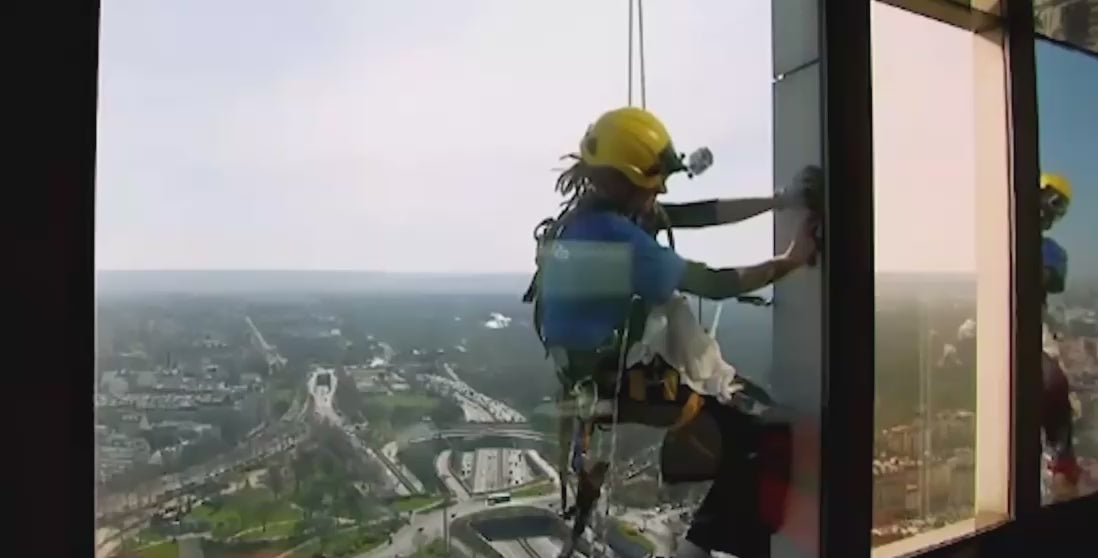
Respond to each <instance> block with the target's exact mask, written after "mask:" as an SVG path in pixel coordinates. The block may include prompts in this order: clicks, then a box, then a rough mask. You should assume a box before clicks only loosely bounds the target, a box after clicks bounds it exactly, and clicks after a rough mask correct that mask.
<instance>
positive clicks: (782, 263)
mask: <svg viewBox="0 0 1098 558" xmlns="http://www.w3.org/2000/svg"><path fill="white" fill-rule="evenodd" d="M800 266H801V264H800V263H798V262H797V261H795V260H794V259H793V258H790V257H789V256H786V255H781V256H777V257H775V258H773V259H771V260H768V261H765V262H763V263H760V264H757V265H752V266H748V267H730V268H724V269H712V268H710V267H708V266H706V265H705V264H703V263H699V262H693V261H688V262H686V269H685V271H684V272H683V275H682V280H681V281H680V282H679V289H680V290H682V291H683V292H687V293H690V294H694V295H697V296H700V297H702V298H707V299H710V300H724V299H726V298H732V297H736V296H740V295H743V294H746V293H749V292H752V291H757V290H759V289H761V288H763V287H765V286H767V285H769V284H771V283H773V282H775V281H778V280H780V279H782V278H783V277H785V276H786V275H789V274H790V273H791V272H792V271H793V270H795V269H797V268H798V267H800Z"/></svg>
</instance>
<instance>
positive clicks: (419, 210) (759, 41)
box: [96, 0, 773, 273]
mask: <svg viewBox="0 0 1098 558" xmlns="http://www.w3.org/2000/svg"><path fill="white" fill-rule="evenodd" d="M769 21H770V8H769V4H768V3H765V2H745V3H738V2H737V3H734V2H727V1H725V0H690V1H686V0H677V1H675V2H646V3H645V34H646V58H647V60H646V62H647V91H648V106H649V108H650V109H652V110H653V111H655V112H656V113H657V114H658V115H659V116H660V117H661V118H663V120H664V121H665V122H666V123H667V125H668V127H669V128H670V129H671V131H672V134H673V136H674V139H675V142H676V145H677V146H678V147H679V149H680V150H682V151H690V150H692V149H693V148H695V147H698V146H702V145H706V146H709V147H710V148H711V149H712V150H713V151H714V154H715V160H716V162H715V165H714V166H713V167H712V168H711V169H710V170H709V171H708V172H707V173H706V174H705V175H704V176H702V177H700V178H698V179H696V180H693V181H690V180H688V179H686V178H685V177H676V178H674V179H672V181H671V183H670V189H671V193H670V194H669V196H668V199H669V200H672V201H675V200H680V201H682V200H691V199H705V198H714V197H732V196H754V195H764V194H767V193H769V192H771V191H772V190H773V185H772V184H771V178H770V177H771V175H772V168H771V167H772V160H773V159H772V145H771V144H772V135H771V86H770V84H771V78H770V75H771V58H770V26H769V23H768V22H769ZM627 30H628V27H627V9H626V3H625V2H609V1H606V2H592V1H590V0H554V1H553V2H514V1H512V0H477V1H472V0H469V1H463V2H453V1H450V0H435V1H431V0H407V1H403V2H357V1H352V0H344V1H337V0H313V1H310V2H294V1H286V0H277V1H275V0H247V1H245V0H238V1H233V2H221V1H215V0H189V1H187V2H169V1H144V0H116V1H113V2H106V3H104V5H103V13H102V26H101V46H100V85H99V103H100V108H99V135H98V165H97V167H98V170H97V184H98V194H97V197H98V200H97V204H98V208H97V235H96V237H97V238H96V243H97V246H96V248H97V255H96V265H97V268H98V269H306V270H310V269H315V270H382V271H406V272H407V271H412V272H417V271H430V272H460V273H478V272H510V271H522V272H524V271H530V270H532V269H533V256H534V245H533V241H532V239H531V231H532V229H533V226H534V225H535V224H536V223H537V222H538V221H539V220H541V219H542V218H543V217H545V216H548V215H550V214H555V213H556V210H557V203H558V201H559V199H558V197H557V196H556V194H555V193H554V192H553V190H552V188H553V183H554V180H555V173H554V172H553V169H554V168H557V167H558V165H559V164H560V163H559V162H558V157H559V156H560V155H563V154H564V153H568V152H571V151H574V150H575V149H576V147H577V144H578V142H579V139H580V137H581V136H582V134H583V132H584V130H585V129H586V127H587V125H588V124H589V123H590V122H592V121H593V120H594V119H595V118H596V117H597V116H598V114H600V113H601V112H603V111H605V110H608V109H611V108H616V107H618V106H623V105H625V104H626V102H627V94H626V91H627V73H626V72H627V69H626V68H627V66H626V62H627V44H628V43H627ZM771 227H772V225H771V220H770V218H769V217H760V218H757V219H754V220H752V221H750V222H748V223H744V224H741V225H737V226H732V227H721V228H720V229H710V230H707V231H703V232H686V233H682V234H677V235H676V240H677V241H678V245H679V251H680V252H682V253H683V254H684V255H685V256H687V257H691V258H695V259H700V260H704V261H707V262H709V263H711V264H713V265H734V264H748V263H754V262H756V261H758V260H761V259H763V258H766V257H768V256H769V254H770V253H771V250H772V246H771V238H772V237H771Z"/></svg>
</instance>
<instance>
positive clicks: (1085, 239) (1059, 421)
mask: <svg viewBox="0 0 1098 558" xmlns="http://www.w3.org/2000/svg"><path fill="white" fill-rule="evenodd" d="M1036 55H1037V85H1038V96H1037V101H1038V110H1039V119H1038V120H1039V122H1040V126H1041V128H1040V145H1041V165H1042V170H1043V171H1044V172H1042V174H1041V183H1040V188H1041V196H1040V202H1041V206H1040V211H1041V225H1042V229H1043V233H1042V246H1041V248H1042V256H1043V262H1044V269H1043V277H1044V281H1045V282H1044V286H1045V293H1044V294H1045V297H1044V300H1043V304H1044V307H1043V312H1042V315H1043V317H1044V320H1043V328H1042V329H1043V333H1042V336H1043V339H1042V351H1043V356H1042V370H1041V373H1042V378H1043V380H1044V395H1043V397H1042V401H1041V402H1042V409H1041V410H1042V438H1043V440H1044V444H1045V452H1044V457H1043V459H1042V461H1043V463H1042V465H1043V467H1042V479H1043V482H1042V497H1043V498H1042V499H1043V501H1044V502H1046V503H1049V502H1053V501H1060V500H1065V499H1070V498H1072V497H1075V496H1078V495H1081V494H1087V493H1090V492H1093V491H1094V490H1095V489H1096V488H1098V487H1096V486H1095V481H1096V480H1098V325H1096V324H1098V258H1096V257H1095V256H1094V253H1095V252H1094V249H1093V241H1094V234H1093V230H1094V229H1093V218H1094V215H1095V214H1098V198H1096V197H1095V196H1096V192H1098V189H1096V183H1098V163H1095V161H1094V153H1096V152H1098V140H1096V139H1095V135H1094V130H1095V129H1098V111H1095V109H1094V100H1093V92H1094V91H1095V90H1096V88H1098V59H1095V58H1092V57H1090V56H1087V55H1085V54H1082V53H1080V52H1077V51H1072V50H1070V49H1067V48H1064V47H1062V46H1059V45H1055V44H1053V43H1050V42H1047V41H1046V42H1040V43H1038V45H1037V52H1036Z"/></svg>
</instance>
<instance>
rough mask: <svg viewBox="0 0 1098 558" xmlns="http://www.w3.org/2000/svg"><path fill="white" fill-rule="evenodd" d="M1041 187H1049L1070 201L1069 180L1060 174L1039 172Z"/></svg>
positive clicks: (1043, 188)
mask: <svg viewBox="0 0 1098 558" xmlns="http://www.w3.org/2000/svg"><path fill="white" fill-rule="evenodd" d="M1041 189H1042V190H1046V189H1051V190H1052V191H1053V192H1056V193H1057V194H1060V195H1061V196H1063V197H1064V198H1066V199H1067V201H1071V182H1069V181H1068V179H1067V178H1065V177H1064V176H1063V175H1061V174H1053V173H1050V172H1043V173H1041Z"/></svg>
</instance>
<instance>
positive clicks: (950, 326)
mask: <svg viewBox="0 0 1098 558" xmlns="http://www.w3.org/2000/svg"><path fill="white" fill-rule="evenodd" d="M131 275H132V274H131ZM137 275H141V274H139V273H138V274H137ZM150 275H157V274H150ZM212 275H213V276H214V277H215V278H216V276H217V274H212ZM259 275H262V274H259ZM307 275H312V276H313V277H312V279H311V280H312V281H314V282H316V281H319V282H323V281H324V276H325V274H323V273H320V274H307ZM161 279H163V278H158V279H157V280H158V281H159V280H161ZM518 279H520V280H521V277H519V278H518ZM504 283H505V282H504ZM517 283H519V284H521V282H520V281H518V282H517ZM102 284H104V285H105V286H104V287H102V292H101V294H100V297H99V300H100V302H99V342H98V343H99V357H98V359H99V368H98V370H97V371H96V375H97V382H98V386H99V389H98V393H97V395H96V401H95V404H96V411H97V416H98V419H97V424H96V438H97V445H98V460H97V464H96V474H97V479H98V497H97V517H98V521H99V525H100V528H99V530H98V532H97V547H98V551H99V555H100V556H103V557H107V556H147V557H160V556H186V555H188V554H186V552H187V548H189V547H196V548H201V549H202V551H203V554H202V555H203V556H244V555H248V556H256V555H263V556H268V555H269V556H284V557H287V558H289V557H295V556H296V557H311V556H315V555H317V554H318V553H321V555H323V556H364V557H365V556H369V557H375V556H376V557H380V556H435V555H456V556H478V555H479V556H485V555H498V556H504V557H507V556H523V557H527V556H543V557H552V556H556V555H557V554H558V553H559V551H560V546H561V544H562V540H563V539H564V538H565V537H566V536H567V535H566V531H567V527H566V525H565V523H564V522H562V521H561V519H560V518H559V513H560V510H559V486H560V485H559V477H558V476H557V473H556V465H555V461H556V455H557V453H556V451H557V450H556V448H557V444H556V438H555V431H554V429H555V423H554V420H553V414H552V412H551V411H549V410H548V409H551V408H552V407H551V406H550V405H547V404H546V400H547V398H548V397H549V396H550V395H551V394H552V393H553V389H554V383H553V382H554V379H553V376H552V372H551V369H550V368H549V365H548V363H547V362H546V361H545V360H544V358H543V354H544V353H543V352H542V349H541V347H540V345H538V343H537V340H536V337H535V336H534V335H533V333H532V331H531V329H530V321H529V309H528V307H526V306H524V305H522V304H521V302H519V301H518V298H517V297H516V296H513V295H509V294H508V293H507V292H506V289H507V285H506V284H501V285H499V286H498V287H496V286H494V285H487V286H485V287H484V288H483V289H480V291H481V292H477V291H476V290H469V291H468V292H455V293H453V294H452V295H443V294H440V293H438V292H431V290H430V289H425V290H424V292H422V293H420V294H417V293H414V292H412V293H400V292H394V291H390V290H386V289H379V290H377V291H375V292H372V293H371V292H370V291H369V290H363V291H355V290H353V288H351V287H347V288H341V289H317V290H310V288H309V287H308V286H307V285H306V286H302V287H301V289H300V290H297V291H293V290H288V289H289V288H288V287H283V286H277V287H272V288H271V289H270V290H257V291H256V292H255V293H254V294H247V293H240V292H239V291H236V290H233V289H232V288H226V290H225V292H223V293H220V294H219V293H217V292H216V291H215V290H211V289H213V287H209V288H207V286H202V287H201V288H198V287H196V291H197V292H195V293H191V294H186V293H185V292H176V293H172V292H170V291H168V290H165V291H164V292H160V291H157V290H156V289H145V288H140V289H135V290H134V291H131V292H122V291H121V290H110V281H103V282H102ZM880 284H881V285H880V287H879V293H878V305H879V307H880V308H881V309H880V311H879V314H878V316H879V322H878V324H879V325H878V328H879V332H880V341H879V343H882V344H885V345H888V344H891V347H892V349H893V350H878V352H877V354H878V355H879V356H878V359H879V360H878V378H879V380H878V385H879V387H878V409H879V410H878V420H877V422H878V427H879V431H878V433H877V452H878V458H877V459H876V460H875V462H874V476H875V486H874V499H875V502H874V522H875V527H874V532H873V535H874V540H875V542H877V543H881V542H887V541H889V540H895V539H896V538H900V537H903V536H905V535H909V534H911V533H914V532H919V531H922V530H926V529H929V528H933V527H935V526H940V525H943V524H946V523H948V522H950V521H953V520H956V519H959V518H963V517H965V516H966V515H968V516H970V515H971V514H972V504H973V497H974V492H975V488H974V479H973V474H974V473H973V471H974V468H973V452H974V443H975V442H974V438H975V433H974V423H973V420H974V418H973V417H974V413H973V410H974V409H973V403H974V401H975V394H974V392H973V390H974V388H975V382H974V374H973V372H972V371H971V370H969V369H966V368H965V366H966V365H965V364H964V363H965V356H964V351H966V350H967V351H970V350H972V347H971V346H969V345H967V344H966V341H970V340H971V339H972V338H973V336H974V333H975V331H974V328H975V323H974V322H973V321H972V320H971V318H970V317H969V316H971V315H972V313H973V310H972V303H973V301H972V297H971V296H968V295H969V294H971V292H972V291H971V289H966V287H965V283H963V282H961V283H958V282H956V281H953V280H943V281H941V282H938V283H935V284H932V285H930V286H927V283H926V282H923V283H921V286H920V287H918V288H914V287H912V286H911V284H910V283H909V282H905V281H903V280H902V279H896V280H894V281H893V280H891V279H889V278H885V277H882V280H881V281H880ZM120 288H121V287H120ZM127 288H128V287H127ZM411 288H415V287H411ZM493 288H498V290H499V292H497V293H492V292H491V289H493ZM483 291H488V292H483ZM1095 293H1098V290H1091V291H1089V292H1087V293H1078V294H1076V293H1071V294H1070V295H1069V296H1066V297H1064V299H1063V302H1062V304H1061V305H1060V306H1058V310H1057V311H1058V312H1061V313H1062V315H1063V316H1064V320H1065V322H1066V323H1067V324H1069V326H1068V327H1069V330H1070V331H1071V332H1072V334H1071V336H1070V337H1069V338H1068V339H1066V340H1065V341H1064V359H1065V362H1066V363H1067V367H1068V369H1069V374H1070V377H1071V381H1072V384H1073V385H1072V387H1073V392H1074V395H1073V400H1074V401H1073V402H1074V405H1075V407H1076V412H1077V417H1076V418H1077V424H1078V425H1079V428H1078V430H1077V432H1076V436H1077V451H1078V452H1079V454H1080V456H1081V458H1080V461H1081V462H1082V463H1083V464H1084V466H1085V467H1088V468H1089V469H1090V470H1091V472H1092V475H1095V476H1096V477H1098V460H1095V459H1094V457H1095V456H1098V429H1095V428H1094V424H1095V420H1094V417H1095V414H1096V413H1098V355H1096V353H1095V348H1096V344H1098V326H1096V322H1095V311H1096V309H1098V297H1095ZM762 312H765V310H759V309H754V308H740V307H736V308H732V307H730V308H729V309H728V310H727V311H725V312H723V313H722V315H721V316H720V321H721V323H722V324H723V327H722V330H725V331H728V332H730V334H729V337H734V336H735V335H736V333H742V332H744V331H746V330H748V329H750V328H752V327H757V324H756V323H755V322H753V321H752V320H756V321H757V320H759V316H757V315H755V314H758V313H762ZM741 337H742V335H741ZM722 343H723V344H724V345H734V348H732V349H731V350H729V351H728V352H729V354H731V355H737V354H738V353H744V352H745V348H744V347H743V345H742V344H741V343H738V342H737V343H732V342H730V340H729V339H724V338H722ZM755 351H757V352H762V353H766V352H768V351H769V349H767V348H760V347H759V346H758V344H755ZM744 356H745V357H751V356H752V355H748V354H745V355H744ZM731 358H733V359H735V356H733V357H731ZM746 360H747V361H749V362H761V363H765V362H767V361H768V360H769V355H768V354H756V355H753V358H746ZM1084 425H1090V426H1089V427H1084ZM658 441H659V438H658V437H657V436H655V435H654V434H653V433H651V432H645V431H632V432H629V436H626V437H625V440H624V441H623V442H622V444H623V448H622V452H621V453H619V458H620V461H619V463H618V465H619V466H622V467H624V468H626V469H628V470H629V474H628V475H622V476H621V477H619V480H620V485H619V486H615V487H614V492H613V501H612V502H611V504H610V505H611V506H612V507H611V509H612V511H613V514H612V516H607V517H600V518H598V520H597V521H596V522H595V523H594V524H593V525H592V526H591V527H590V528H589V531H590V532H589V533H588V537H587V538H588V541H589V542H590V543H596V544H597V543H599V542H600V541H602V540H604V539H603V538H602V536H603V533H604V531H603V530H602V527H603V526H604V525H607V526H608V527H609V528H608V529H607V530H606V531H605V532H608V533H609V534H608V535H606V539H605V540H607V541H608V543H609V544H610V546H611V548H613V549H614V551H615V552H616V553H618V554H619V555H636V556H645V555H668V554H669V553H671V552H672V551H673V548H674V545H675V541H676V540H677V538H678V537H679V536H681V534H682V531H683V530H684V529H685V527H686V526H687V525H688V523H689V520H690V513H691V511H692V510H693V509H694V508H695V507H696V505H697V503H698V498H699V497H700V496H701V495H703V494H704V487H690V486H685V487H683V486H680V485H676V486H666V485H662V484H661V483H660V481H659V478H658V475H657V471H656V468H655V465H656V459H657V458H656V453H657V452H654V451H652V450H653V449H654V448H653V446H654V445H656V444H657V443H658ZM924 447H925V448H927V449H926V450H924V449H923V448H924ZM920 456H925V459H922V458H920ZM1092 488H1093V487H1091V489H1092ZM507 517H519V518H522V519H523V521H522V522H519V523H515V524H510V523H507V522H506V521H504V520H503V518H507ZM515 525H518V526H519V527H515ZM257 552H258V553H262V554H256V553H257ZM491 552H495V553H497V554H490V553H491Z"/></svg>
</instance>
